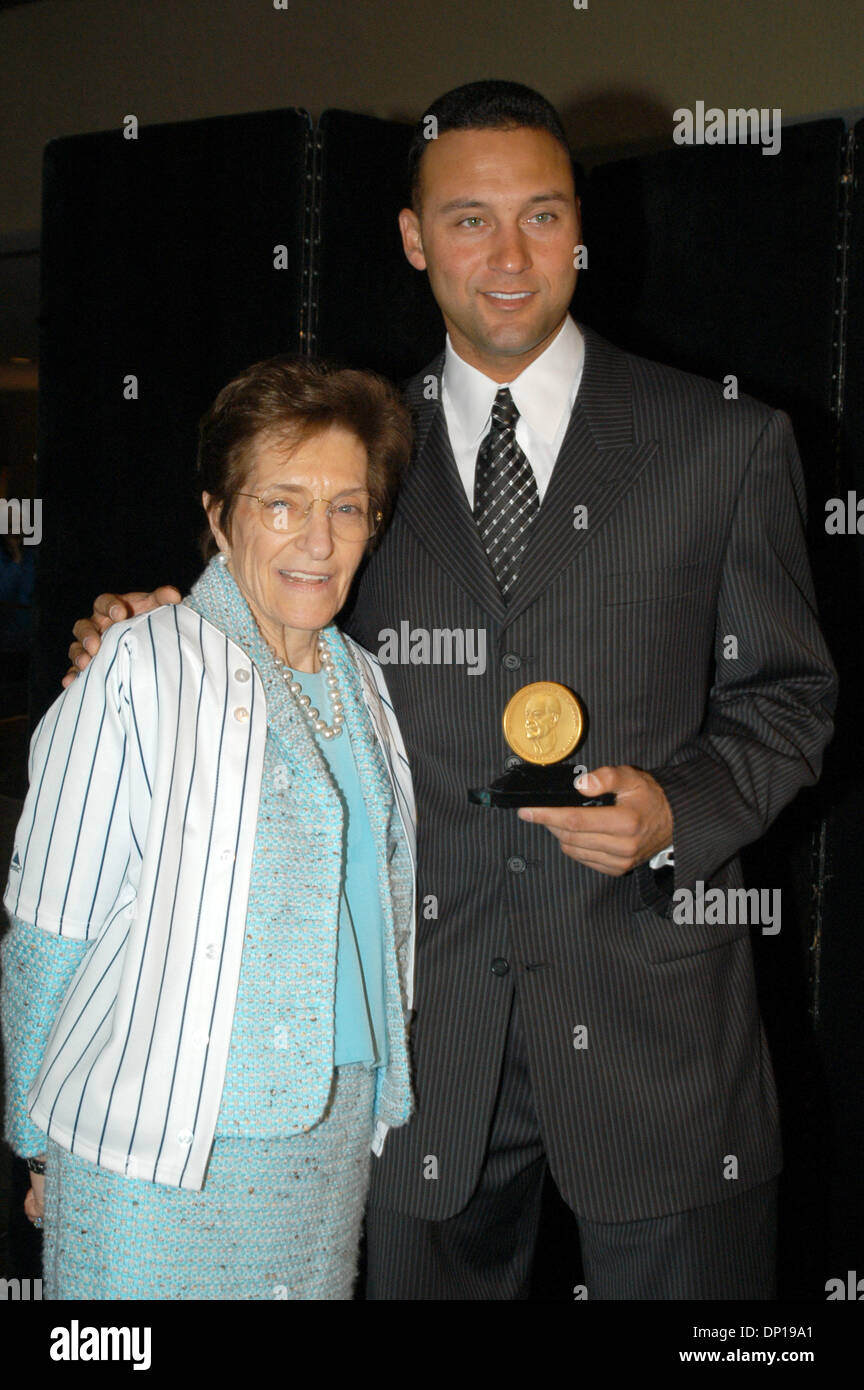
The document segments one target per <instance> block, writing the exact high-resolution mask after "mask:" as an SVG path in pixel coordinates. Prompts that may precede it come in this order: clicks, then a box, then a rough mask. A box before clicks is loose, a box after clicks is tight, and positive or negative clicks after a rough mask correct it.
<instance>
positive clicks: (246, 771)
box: [4, 606, 414, 1189]
mask: <svg viewBox="0 0 864 1390" xmlns="http://www.w3.org/2000/svg"><path fill="white" fill-rule="evenodd" d="M345 640H346V643H347V645H348V650H349V651H350V652H351V653H352V655H353V657H354V659H355V662H356V664H357V666H358V669H359V672H360V676H361V682H362V687H363V694H364V700H365V702H366V705H367V708H368V710H369V714H370V717H371V720H372V724H373V727H374V729H375V732H376V735H377V737H378V741H379V744H380V746H381V749H382V752H383V754H384V757H385V762H386V765H387V768H388V772H389V774H390V780H391V783H392V785H393V789H394V795H395V798H396V805H397V807H398V810H399V813H400V818H401V820H402V824H403V828H404V830H405V834H406V839H407V841H408V846H409V849H410V851H411V858H412V863H413V861H414V798H413V791H412V786H411V777H410V772H409V770H408V763H407V759H406V757H405V749H404V745H403V743H402V739H401V735H400V733H399V729H398V726H397V725H396V722H395V718H394V716H393V714H392V707H391V706H390V702H389V697H388V695H387V688H386V684H385V681H384V677H383V674H382V672H381V670H380V666H379V664H378V662H377V661H376V660H375V658H374V657H372V656H370V654H369V653H368V652H365V651H364V650H363V649H362V648H360V647H358V646H357V644H356V643H353V642H351V640H350V639H349V638H346V639H345ZM157 715H158V718H157V717H156V716H157ZM266 728H267V715H266V707H265V697H264V690H263V686H262V684H261V680H260V677H259V675H258V672H257V670H256V668H255V667H254V665H253V663H252V662H251V660H250V659H249V657H248V656H247V655H246V653H245V652H243V651H242V650H241V648H240V647H238V646H237V645H236V644H235V643H233V642H232V641H230V639H229V638H227V637H226V636H225V635H224V633H222V632H220V631H219V630H218V629H217V628H215V627H214V626H212V624H210V623H208V622H207V621H206V620H204V619H203V618H201V617H200V616H199V615H198V614H196V613H194V612H193V611H192V610H191V609H189V608H187V607H185V606H179V607H174V606H168V607H165V608H161V609H159V610H157V611H156V612H155V613H149V614H142V615H141V616H140V617H138V618H132V619H130V620H128V621H127V622H123V623H118V624H116V625H115V626H113V627H112V628H110V629H109V631H108V632H107V633H106V634H105V637H104V639H103V642H102V646H101V648H100V651H99V654H98V655H97V656H96V657H95V658H94V660H93V661H92V662H91V664H90V666H89V667H88V669H87V671H86V672H85V673H84V675H83V676H79V678H78V679H77V680H76V681H75V682H74V684H73V685H72V686H71V687H70V689H69V690H67V691H66V692H65V693H64V694H63V695H62V696H61V697H60V698H59V699H58V700H57V701H55V703H54V704H53V705H52V706H51V708H50V709H49V710H48V712H47V713H46V714H45V716H44V718H43V719H42V721H41V722H40V724H39V726H38V728H37V730H36V732H35V734H34V736H33V740H32V743H31V751H30V790H29V792H28V795H27V799H26V801H25V805H24V811H23V814H22V817H21V820H20V822H19V825H18V829H17V832H16V836H15V849H14V854H13V859H12V865H11V868H10V873H9V882H8V885H7V889H6V894H5V897H4V903H5V906H6V908H7V910H8V911H9V913H10V914H14V915H15V916H17V917H20V918H23V919H24V920H25V921H28V922H32V923H34V924H35V925H36V926H38V927H41V928H43V929H44V930H46V931H49V932H55V933H57V934H59V935H61V936H66V937H71V938H74V939H78V940H92V942H93V945H92V947H91V949H90V950H89V951H88V952H87V954H86V956H85V957H84V960H83V961H82V963H81V965H80V966H79V968H78V971H77V972H76V975H75V977H74V979H73V982H72V985H71V986H70V989H69V990H68V992H67V994H66V997H65V999H64V1003H63V1006H62V1008H61V1010H60V1013H59V1014H58V1017H57V1019H56V1021H55V1023H54V1027H53V1029H52V1031H51V1035H50V1037H49V1040H48V1045H47V1049H46V1052H45V1056H44V1059H43V1062H42V1066H41V1068H40V1071H39V1074H38V1076H37V1078H36V1081H35V1082H34V1085H33V1087H32V1089H31V1091H30V1096H29V1101H30V1115H31V1118H32V1119H33V1121H34V1123H35V1124H37V1125H38V1126H39V1127H40V1128H41V1129H43V1130H44V1131H45V1132H46V1133H47V1134H48V1135H49V1136H51V1137H52V1138H54V1139H55V1140H56V1141H57V1142H58V1143H60V1144H62V1145H63V1146H64V1147H66V1148H69V1149H73V1151H74V1152H75V1153H77V1154H80V1155H81V1156H82V1157H84V1158H88V1159H90V1160H91V1161H93V1162H96V1163H99V1164H101V1165H102V1166H103V1167H106V1168H108V1169H110V1170H111V1171H114V1172H120V1173H124V1174H126V1175H127V1176H129V1177H138V1178H144V1179H151V1180H153V1181H156V1182H162V1183H166V1184H169V1185H173V1186H178V1187H184V1188H192V1189H198V1188H200V1187H201V1185H202V1183H203V1180H204V1175H205V1171H206V1165H207V1160H208V1157H209V1153H210V1149H211V1146H212V1141H213V1135H214V1132H215V1127H216V1119H217V1115H218V1111H219V1105H220V1101H221V1096H222V1089H223V1082H224V1076H225V1067H226V1062H227V1059H228V1052H229V1045H230V1040H231V1030H232V1024H233V1017H234V1006H235V1000H236V994H237V984H238V979H239V972H240V961H241V954H242V947H243V937H244V929H245V921H246V908H247V901H248V892H249V880H250V873H251V866H252V855H253V846H254V839H255V828H256V821H257V814H258V803H259V797H260V786H261V772H262V765H263V757H264V744H265V739H266ZM181 827H182V834H181V833H180V828H181ZM413 921H414V913H413V910H412V914H411V923H412V931H413ZM408 955H409V960H412V961H413V941H412V946H411V950H410V951H409V953H408ZM412 973H413V967H411V968H410V969H409V978H408V980H407V981H406V982H405V983H406V989H407V996H408V1006H409V1007H410V999H411V978H410V975H411V974H412ZM378 1142H379V1143H380V1135H379V1141H378Z"/></svg>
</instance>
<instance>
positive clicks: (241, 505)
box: [204, 425, 368, 664]
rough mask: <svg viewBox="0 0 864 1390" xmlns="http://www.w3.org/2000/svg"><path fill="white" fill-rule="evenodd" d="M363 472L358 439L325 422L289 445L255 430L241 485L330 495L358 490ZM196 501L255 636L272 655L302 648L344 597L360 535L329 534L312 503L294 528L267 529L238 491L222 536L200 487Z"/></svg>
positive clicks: (360, 548)
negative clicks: (245, 605)
mask: <svg viewBox="0 0 864 1390" xmlns="http://www.w3.org/2000/svg"><path fill="white" fill-rule="evenodd" d="M367 477H368V464H367V457H366V449H365V446H364V445H363V444H362V443H361V441H360V440H359V439H358V438H357V436H356V435H354V434H352V433H351V432H350V431H349V430H346V429H343V428H342V426H340V425H331V426H329V427H328V428H327V429H325V430H323V431H322V432H321V433H320V434H316V435H313V436H312V438H310V439H307V440H305V441H303V442H302V443H301V444H299V445H297V446H295V447H293V448H292V447H291V446H286V444H285V442H284V441H282V442H279V441H278V440H276V439H274V437H273V436H272V435H268V434H263V435H259V436H258V438H257V439H256V440H255V441H254V444H253V448H252V455H251V464H250V468H249V472H248V474H247V477H246V480H245V482H244V484H243V488H242V491H243V492H244V493H254V494H256V495H257V496H260V495H261V494H262V493H264V492H266V491H267V490H268V489H270V488H272V487H275V486H277V485H281V486H288V485H290V486H295V487H302V488H305V489H306V490H307V492H308V493H309V494H310V495H311V496H312V497H326V498H327V499H328V500H329V501H331V502H332V501H335V500H337V499H338V498H340V497H341V496H342V495H343V494H349V493H352V492H357V491H365V489H366V487H367ZM204 506H205V509H206V511H207V515H208V517H209V519H210V525H211V528H212V530H213V534H214V536H215V537H216V541H217V544H218V546H219V549H220V550H221V551H222V553H223V554H224V555H226V556H227V558H228V566H229V568H230V570H231V573H232V575H233V576H234V578H235V580H236V581H237V585H238V587H239V588H240V590H241V591H242V593H243V596H244V598H245V599H246V601H247V603H248V604H249V607H250V608H251V610H252V613H253V615H254V617H255V621H256V622H257V624H258V627H259V628H260V630H261V633H262V636H263V637H264V639H265V641H267V642H269V644H270V645H271V647H273V648H274V650H275V651H276V652H277V654H278V655H280V656H282V655H283V652H284V654H286V655H288V657H289V664H291V653H292V649H293V651H294V653H296V652H298V651H301V652H302V651H303V650H304V646H305V644H306V643H307V640H308V639H309V634H314V633H317V632H318V631H319V630H320V629H321V628H323V627H326V625H327V624H328V623H329V622H330V621H331V619H332V618H333V617H334V616H335V615H336V614H337V613H338V612H339V609H340V608H341V607H342V606H343V604H344V603H345V600H346V598H347V597H348V590H349V589H350V587H351V581H352V579H353V578H354V574H355V571H356V569H357V566H358V565H359V564H360V561H361V559H362V558H363V552H364V550H365V548H366V542H365V540H344V539H342V538H341V537H339V536H335V535H333V533H332V530H331V527H330V522H329V520H328V517H327V514H326V507H325V506H324V505H322V504H320V503H317V504H316V505H315V506H313V507H312V509H311V511H310V513H309V516H308V518H307V519H306V521H305V523H304V524H303V526H302V527H301V529H300V530H299V531H298V532H297V533H296V534H295V535H289V536H285V535H281V534H280V533H279V532H278V531H269V530H268V529H267V527H266V526H265V525H264V524H263V522H262V520H261V517H260V515H259V511H260V509H259V506H258V503H257V502H256V501H255V500H254V498H253V497H238V498H237V499H236V501H235V503H234V511H233V513H232V517H231V539H230V541H229V540H228V539H227V538H226V537H225V535H224V534H223V533H222V532H221V531H220V529H219V527H218V523H217V511H218V509H217V508H216V507H215V506H213V505H211V503H210V499H209V497H208V495H207V494H206V493H205V494H204Z"/></svg>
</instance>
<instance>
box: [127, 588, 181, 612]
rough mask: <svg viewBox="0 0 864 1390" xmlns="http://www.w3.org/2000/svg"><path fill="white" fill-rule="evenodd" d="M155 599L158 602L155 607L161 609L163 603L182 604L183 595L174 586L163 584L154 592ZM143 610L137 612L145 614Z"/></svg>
mask: <svg viewBox="0 0 864 1390" xmlns="http://www.w3.org/2000/svg"><path fill="white" fill-rule="evenodd" d="M153 598H154V599H155V600H156V603H155V606H156V607H157V608H161V607H162V604H163V603H182V602H183V595H182V594H181V592H180V590H179V589H175V588H174V585H173V584H161V585H160V586H159V588H158V589H154V590H153ZM143 611H144V610H143V609H136V612H143Z"/></svg>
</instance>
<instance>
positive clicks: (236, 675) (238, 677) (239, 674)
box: [234, 666, 249, 681]
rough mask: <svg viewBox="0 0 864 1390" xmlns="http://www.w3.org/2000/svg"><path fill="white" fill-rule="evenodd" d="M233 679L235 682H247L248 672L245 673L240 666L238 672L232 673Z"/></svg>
mask: <svg viewBox="0 0 864 1390" xmlns="http://www.w3.org/2000/svg"><path fill="white" fill-rule="evenodd" d="M234 679H235V680H238V681H248V679H249V672H248V671H245V670H244V669H243V667H242V666H241V667H240V669H239V671H235V672H234Z"/></svg>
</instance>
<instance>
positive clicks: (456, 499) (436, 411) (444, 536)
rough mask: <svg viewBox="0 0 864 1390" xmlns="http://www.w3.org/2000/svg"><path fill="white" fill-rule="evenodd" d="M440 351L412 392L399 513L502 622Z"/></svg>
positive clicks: (454, 576) (438, 559)
mask: <svg viewBox="0 0 864 1390" xmlns="http://www.w3.org/2000/svg"><path fill="white" fill-rule="evenodd" d="M443 365H444V354H443V353H442V354H441V355H440V357H438V358H437V359H436V361H435V362H434V363H432V364H430V367H429V368H428V370H427V372H426V373H424V374H423V378H422V379H415V381H414V382H412V383H411V387H410V388H409V391H408V398H409V402H410V404H411V406H412V408H413V412H414V423H415V431H416V448H415V458H414V462H413V464H412V466H411V468H410V469H409V470H408V474H407V476H406V478H405V481H404V483H403V484H402V489H401V491H400V494H399V501H398V504H397V515H398V516H400V517H401V518H402V520H403V521H405V522H407V524H408V525H409V526H410V527H411V529H412V530H413V531H414V532H416V534H417V536H418V537H419V539H420V540H421V541H422V542H423V545H424V546H425V547H426V549H427V550H428V551H430V553H431V554H432V555H433V557H434V559H435V561H436V562H437V564H439V565H440V566H441V568H442V569H443V570H445V571H446V572H447V573H448V574H449V575H450V576H451V577H452V579H453V580H454V581H455V583H456V584H458V585H459V587H460V588H461V589H464V590H465V591H466V593H469V594H470V595H471V597H472V598H474V599H475V600H476V601H477V603H479V604H480V606H481V608H483V609H485V611H486V612H487V613H490V614H491V615H492V616H494V617H496V618H498V619H499V621H502V620H503V619H504V617H505V615H506V613H507V606H506V604H505V603H504V600H503V598H502V597H501V592H500V590H499V588H498V585H497V584H496V582H495V576H494V575H493V573H492V570H491V568H490V566H489V561H488V559H487V556H486V551H485V550H484V549H483V545H482V543H481V540H480V537H479V535H478V533H477V527H476V525H475V524H474V517H473V515H472V513H471V509H470V508H469V506H468V499H467V497H466V496H465V489H464V488H463V486H462V481H461V479H460V477H459V472H458V470H457V468H456V460H455V459H454V457H453V450H452V448H451V447H450V436H449V435H448V433H447V422H446V420H445V418H444V409H443V407H442V405H441V371H442V368H443ZM430 376H434V377H435V380H436V382H437V389H436V395H435V399H434V400H427V399H425V397H424V396H423V394H422V388H421V386H420V385H419V384H418V380H428V378H429V377H430Z"/></svg>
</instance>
